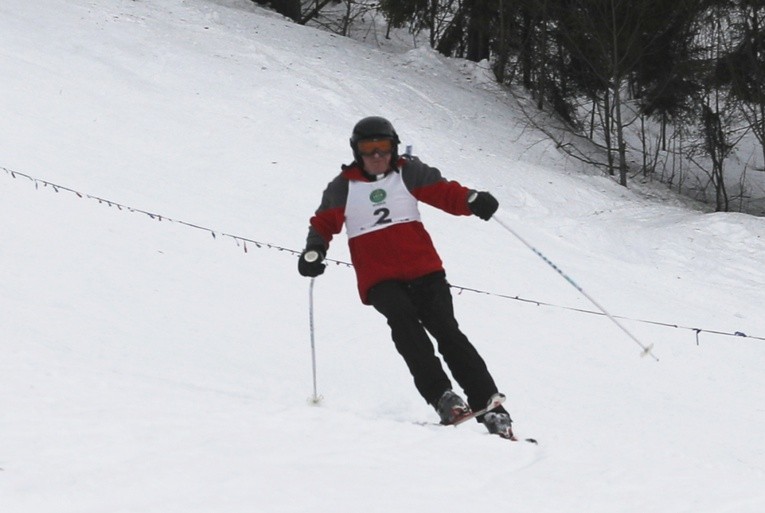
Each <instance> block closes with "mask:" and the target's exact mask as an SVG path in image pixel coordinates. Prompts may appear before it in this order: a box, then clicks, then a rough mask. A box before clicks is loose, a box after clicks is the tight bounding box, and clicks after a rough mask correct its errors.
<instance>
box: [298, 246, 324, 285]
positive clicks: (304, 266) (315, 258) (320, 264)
mask: <svg viewBox="0 0 765 513" xmlns="http://www.w3.org/2000/svg"><path fill="white" fill-rule="evenodd" d="M325 267H327V264H325V263H324V250H323V249H320V248H306V249H305V250H304V251H303V253H301V255H300V259H299V260H298V272H299V273H300V274H301V275H302V276H308V277H311V278H315V277H316V276H319V275H320V274H323V273H324V268H325Z"/></svg>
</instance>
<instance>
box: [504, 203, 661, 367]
mask: <svg viewBox="0 0 765 513" xmlns="http://www.w3.org/2000/svg"><path fill="white" fill-rule="evenodd" d="M492 219H494V220H495V221H496V222H497V223H499V225H500V226H502V228H504V229H505V230H507V231H508V232H510V233H511V234H512V235H513V236H515V238H516V239H518V240H519V241H521V242H522V243H523V244H524V245H525V246H526V247H527V248H529V249H530V250H531V251H533V252H534V254H535V255H537V256H538V257H539V258H541V259H542V260H544V262H545V263H546V264H547V265H549V266H550V267H552V268H553V269H555V272H557V273H558V274H559V275H561V276H562V277H563V279H565V280H566V281H567V282H569V284H571V285H572V286H573V287H574V288H575V289H576V290H578V291H579V292H580V293H581V294H582V295H583V296H584V297H586V298H587V299H588V300H589V301H590V303H592V304H593V305H595V306H596V307H597V308H598V310H600V311H601V312H603V314H604V315H605V316H606V317H608V318H609V319H611V322H613V323H614V324H616V325H617V326H618V327H619V329H621V330H622V331H623V332H624V333H626V334H627V336H628V337H630V338H631V339H632V340H634V341H635V343H636V344H637V345H639V346H640V347H641V349H642V350H643V351H642V352H641V353H640V356H646V355H649V356H650V357H651V358H653V359H654V360H656V361H657V362H658V361H659V359H658V358H657V357H656V355H654V354H653V352H652V350H653V344H649V345H647V346H646V345H645V344H643V343H642V342H640V340H638V339H637V337H636V336H635V335H633V334H632V333H630V332H629V330H627V328H625V327H624V326H623V325H622V323H620V322H619V321H618V320H617V319H616V318H615V317H614V316H613V315H611V314H610V313H608V311H607V310H606V309H605V308H603V307H602V306H601V305H600V303H598V302H597V301H595V299H594V298H593V297H592V296H590V295H589V294H588V293H587V292H585V291H584V289H582V287H580V286H579V285H578V284H577V283H576V282H575V281H574V280H573V279H572V278H571V277H570V276H569V275H568V274H566V273H564V272H563V271H562V270H561V269H560V268H559V267H558V266H557V265H555V263H554V262H552V261H551V260H550V259H549V258H547V257H546V256H545V255H544V254H543V253H542V252H541V251H539V250H538V249H537V248H535V247H534V246H532V245H531V244H529V243H528V242H527V241H526V239H524V238H523V237H521V236H520V235H519V234H518V232H516V231H515V230H513V229H512V228H511V227H510V225H509V224H507V223H506V222H504V221H503V220H502V219H500V218H499V217H497V215H496V214H495V215H494V216H492Z"/></svg>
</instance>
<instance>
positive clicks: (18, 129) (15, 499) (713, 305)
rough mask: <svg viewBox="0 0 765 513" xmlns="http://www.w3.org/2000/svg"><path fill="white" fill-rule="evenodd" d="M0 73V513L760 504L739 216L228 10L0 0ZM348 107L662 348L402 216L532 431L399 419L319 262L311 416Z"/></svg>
mask: <svg viewBox="0 0 765 513" xmlns="http://www.w3.org/2000/svg"><path fill="white" fill-rule="evenodd" d="M0 77H2V78H0V106H1V109H0V112H2V116H0V166H2V168H1V169H0V214H1V216H2V217H1V219H2V222H0V240H1V241H2V243H1V244H0V327H1V328H0V329H1V335H0V349H1V350H2V353H1V354H2V358H0V375H2V379H1V381H0V382H1V383H2V386H0V411H2V415H0V510H1V511H2V512H3V513H82V512H98V513H117V512H136V513H138V512H140V513H147V512H157V513H172V512H176V511H177V512H183V513H193V512H205V513H209V512H224V511H225V512H226V513H234V512H240V511H241V512H251V511H264V512H278V513H282V512H306V511H312V512H325V511H326V512H333V513H337V512H340V513H343V512H357V511H365V512H370V513H372V512H386V513H387V512H391V511H399V512H407V511H440V512H461V511H465V510H466V509H475V510H477V511H487V510H508V511H517V512H534V513H546V512H549V513H553V512H554V513H561V512H567V511H581V510H586V511H588V512H592V513H600V512H602V513H613V512H624V513H633V512H634V513H645V512H647V511H651V512H661V513H674V512H678V513H679V512H686V511H693V512H694V513H720V512H732V513H755V512H760V511H763V510H764V509H765V492H763V491H762V486H761V483H762V481H763V477H764V474H765V442H763V441H762V436H761V434H762V433H763V431H765V405H764V404H763V389H764V386H765V378H764V377H763V373H762V371H761V367H762V365H763V363H765V345H764V344H765V341H764V340H763V337H765V318H763V314H762V311H763V300H764V299H765V265H763V264H765V220H763V219H762V218H754V217H749V216H745V215H740V214H711V213H705V212H703V211H701V210H699V209H695V208H693V207H689V206H688V205H687V204H686V202H684V201H681V200H680V199H669V198H667V195H666V194H665V193H663V192H662V191H661V190H658V189H657V190H651V189H644V190H640V191H635V190H632V189H624V188H622V187H619V186H618V185H616V184H614V183H613V182H612V181H610V180H608V179H607V178H605V177H602V176H599V175H598V174H597V173H594V172H592V171H590V170H586V169H581V167H580V166H579V165H578V164H576V163H573V162H571V161H568V160H566V159H565V157H564V156H563V155H561V154H559V153H558V152H557V151H556V150H555V148H554V145H552V144H551V143H550V142H549V141H546V140H545V139H544V137H543V136H542V135H541V134H539V133H535V132H534V131H532V130H528V129H526V128H525V127H524V124H523V122H522V120H521V117H520V116H519V114H518V110H517V105H516V104H515V103H514V100H512V99H511V98H509V97H508V96H506V95H505V94H504V93H502V92H501V91H497V90H495V89H496V88H494V87H491V85H490V84H488V83H487V82H486V79H485V76H484V73H483V72H482V70H481V69H480V67H478V66H476V65H473V64H470V63H466V62H462V61H454V60H449V59H444V58H443V57H441V56H438V55H437V54H435V53H434V52H432V51H430V50H428V49H427V48H420V49H417V50H412V51H406V52H395V51H391V52H388V51H380V50H378V49H374V48H370V47H369V46H365V45H363V44H360V43H357V42H354V41H351V40H348V39H344V38H341V37H337V36H333V35H330V34H327V33H324V32H320V31H317V30H314V29H310V28H305V27H299V26H296V25H294V24H291V23H289V22H287V21H285V20H284V19H282V18H280V17H278V16H276V15H274V14H273V13H269V12H267V11H264V10H261V9H259V8H257V7H254V6H253V5H252V3H251V2H249V1H245V0H216V1H205V0H153V1H151V2H148V1H145V0H138V1H133V0H112V1H106V0H88V1H86V2H83V1H81V0H39V1H37V2H28V1H25V0H4V1H3V2H2V4H0ZM372 114H379V115H384V116H386V117H388V118H389V119H391V120H392V121H393V123H394V124H395V126H396V128H397V130H398V132H399V133H400V135H401V136H402V139H403V141H404V144H411V145H413V147H414V152H415V153H416V154H418V155H419V156H420V157H421V158H422V159H423V160H424V161H425V162H428V163H429V164H432V165H435V166H437V167H439V168H440V169H441V170H442V171H443V173H444V174H445V175H446V176H447V177H449V178H452V179H456V180H459V181H461V182H462V183H464V184H465V185H468V186H471V187H475V188H479V189H485V190H490V191H492V192H493V193H494V194H495V195H496V196H497V198H498V199H499V200H500V203H501V207H500V212H499V214H498V215H499V216H500V217H501V218H502V219H503V220H504V221H505V222H507V223H508V224H509V225H511V226H512V227H513V229H514V230H516V231H517V232H518V233H519V234H521V235H522V236H523V237H524V238H525V239H527V240H528V241H529V242H530V243H531V244H533V245H534V246H535V247H536V248H537V249H539V250H540V251H542V252H543V253H544V254H545V256H546V257H547V258H549V259H550V260H552V261H553V262H554V263H556V264H557V265H558V266H559V267H560V268H562V269H563V271H564V272H565V273H567V274H568V275H570V276H571V277H573V279H574V280H575V281H576V282H577V283H578V284H579V285H580V286H581V287H583V288H584V290H586V291H587V293H589V294H591V295H592V296H593V297H594V298H597V300H598V301H599V302H600V303H601V304H602V305H604V306H605V307H606V308H607V309H608V310H609V311H610V312H611V313H612V314H614V315H617V316H620V318H621V317H626V318H628V319H622V321H621V322H623V323H624V325H625V326H626V327H627V328H628V329H629V330H630V331H631V332H632V333H634V334H635V336H637V337H638V338H639V339H640V340H641V341H643V342H645V343H646V344H654V353H655V354H656V355H657V356H658V358H659V362H655V361H652V360H650V359H648V358H640V357H639V352H640V350H639V348H638V347H637V345H636V344H634V342H633V341H632V340H630V339H629V338H628V337H627V336H626V335H625V334H624V333H623V332H621V331H620V330H619V329H618V328H617V327H616V326H615V325H614V324H613V323H611V322H610V321H609V320H608V319H607V318H605V317H603V316H600V315H593V314H589V313H584V312H582V311H581V310H593V309H594V308H593V306H592V305H591V304H590V303H589V302H588V301H587V300H586V298H585V297H583V296H582V295H581V294H580V293H579V292H577V290H576V289H575V288H574V287H571V286H570V285H569V284H568V283H567V282H566V281H564V280H563V279H561V276H559V275H558V274H557V273H556V272H555V271H553V270H552V269H551V268H550V267H549V266H547V265H546V264H545V263H544V262H543V261H542V260H541V259H540V258H538V257H537V256H536V255H535V254H533V253H532V252H531V251H529V250H528V249H527V248H526V247H525V246H523V245H522V244H521V243H520V242H519V241H518V240H517V239H516V238H515V237H514V236H513V235H512V234H510V233H509V232H508V231H506V230H505V229H503V228H502V226H500V225H499V224H498V223H495V222H488V223H485V222H482V221H480V220H478V219H476V218H473V217H471V218H456V217H451V216H448V215H447V214H444V213H442V212H439V211H436V210H433V209H430V208H427V207H424V208H423V218H424V220H425V223H426V225H427V227H428V229H429V231H430V233H431V235H432V236H433V238H434V240H435V242H436V245H437V247H438V248H439V250H440V252H441V256H442V257H443V259H444V261H445V264H446V267H447V271H448V275H449V278H450V281H451V282H452V284H454V285H455V286H457V287H462V288H467V289H476V290H479V291H483V292H487V293H488V294H480V293H475V292H471V291H468V290H465V291H461V289H456V290H455V307H456V310H457V317H458V319H459V320H460V323H461V325H462V328H463V329H464V331H465V332H466V333H467V334H468V336H469V337H470V338H471V340H472V341H473V342H474V343H475V344H476V345H477V346H478V348H479V350H480V351H481V353H482V354H483V356H484V357H485V359H486V360H487V362H488V364H489V367H490V369H491V370H492V372H493V374H494V376H495V378H496V380H497V381H498V384H499V385H500V388H501V389H502V390H503V391H504V392H506V393H507V394H508V397H509V401H508V404H509V409H510V411H511V413H512V414H513V417H514V419H515V429H516V431H517V432H518V433H519V434H520V435H522V436H523V435H526V436H534V437H535V438H538V439H539V440H540V442H541V443H540V445H539V446H533V445H531V444H523V443H519V444H512V443H509V442H506V441H503V440H501V439H499V438H496V437H492V436H490V435H487V434H485V433H484V429H483V427H482V426H480V425H477V424H469V425H465V426H461V427H460V428H458V429H451V428H442V427H439V426H434V425H425V426H423V425H420V424H422V423H423V422H428V421H431V422H432V421H435V420H436V418H435V414H434V412H433V411H432V410H431V409H430V408H429V407H428V406H427V405H425V404H424V403H423V402H422V401H421V399H420V398H419V396H418V395H417V394H416V392H415V390H414V387H413V386H412V384H411V378H410V377H409V375H408V373H407V371H406V369H405V367H404V365H403V362H401V361H400V358H399V356H398V355H397V354H396V353H395V350H394V348H393V345H392V343H391V342H390V339H389V335H388V333H387V326H386V325H385V322H384V320H383V319H382V318H381V317H380V316H379V315H378V314H376V313H375V312H374V311H373V310H372V309H371V308H369V307H365V306H363V305H361V304H360V303H359V301H358V298H357V296H356V291H355V282H354V277H353V272H352V270H351V269H349V268H347V267H345V266H342V265H338V266H332V267H331V268H330V269H329V270H328V272H327V273H326V274H325V275H324V276H322V277H320V278H318V279H317V280H316V286H315V296H314V300H315V307H316V312H315V314H316V346H317V357H318V361H317V369H318V376H317V377H318V388H319V392H320V393H321V394H322V395H323V397H324V400H323V401H322V403H321V404H320V405H319V406H311V405H310V404H308V402H307V399H308V398H309V396H310V395H311V393H312V382H311V360H310V345H309V329H308V283H309V282H308V281H307V280H305V279H303V278H301V277H300V276H299V275H298V274H297V272H296V259H295V255H294V254H293V253H292V251H297V250H300V249H301V246H302V244H303V240H304V236H305V231H306V228H307V220H308V217H309V216H310V215H311V214H312V212H313V210H314V209H315V208H316V206H317V205H318V201H319V199H320V194H321V191H322V190H323V188H324V186H325V185H326V183H327V182H328V181H329V180H330V179H331V178H332V177H333V176H334V175H335V174H336V172H337V171H338V169H339V165H340V164H341V163H343V162H348V161H349V160H350V159H351V155H350V151H349V148H348V137H349V135H350V130H351V127H352V126H353V124H354V123H355V122H356V121H357V120H358V119H360V118H361V117H363V116H366V115H372ZM22 174H23V175H22ZM24 175H27V176H29V177H32V178H33V179H34V180H32V179H29V178H27V177H25V176H24ZM46 184H47V185H46ZM50 184H56V185H57V186H61V187H63V188H60V187H54V186H53V185H50ZM72 191H76V193H75V192H72ZM77 193H79V194H77ZM88 195H90V197H88ZM95 197H97V198H101V199H102V200H101V201H99V200H97V199H94V198H95ZM104 200H106V201H104ZM117 204H119V206H117ZM147 213H151V214H152V216H149V215H147ZM160 219H161V220H160ZM179 221H180V222H179ZM184 223H187V224H184ZM190 225H194V226H196V227H194V226H190ZM211 233H214V234H215V237H213V236H211ZM244 239H249V240H250V241H251V242H248V243H246V242H245V241H244ZM252 241H257V242H258V243H259V244H255V243H254V242H252ZM245 246H246V249H247V251H245ZM329 256H330V257H331V258H334V259H337V260H341V261H347V260H348V255H347V249H346V246H345V241H344V240H343V238H342V237H338V239H337V240H336V241H335V242H334V245H333V247H332V248H331V252H330V255H329ZM512 297H519V298H522V299H525V300H529V301H531V302H529V301H517V300H513V299H510V298H512ZM535 301H536V302H540V303H543V304H542V305H538V304H536V303H534V302H535ZM550 305H552V306H550ZM646 321H649V322H646ZM668 325H673V326H674V325H677V326H679V327H669V326H668ZM697 330H699V331H698V332H697ZM735 332H740V333H743V334H746V335H749V336H748V337H741V336H732V334H733V333H735ZM758 483H759V484H758Z"/></svg>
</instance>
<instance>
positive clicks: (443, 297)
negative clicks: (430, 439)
mask: <svg viewBox="0 0 765 513" xmlns="http://www.w3.org/2000/svg"><path fill="white" fill-rule="evenodd" d="M368 298H369V302H370V303H371V304H372V306H374V307H375V308H376V309H377V310H378V311H379V312H380V313H381V314H383V315H384V316H385V317H386V319H387V320H388V325H389V326H390V329H391V336H392V338H393V342H394V343H395V345H396V349H397V350H398V352H399V353H400V354H401V356H403V357H404V360H405V361H406V364H407V366H408V367H409V372H411V374H412V377H414V384H415V386H416V387H417V390H418V391H419V392H420V395H422V397H423V398H424V399H425V400H426V401H427V402H428V403H429V404H431V405H433V406H434V407H435V406H437V403H438V399H439V398H440V397H441V394H443V393H444V392H445V391H446V390H449V389H451V388H452V384H451V382H450V380H449V377H448V376H447V375H446V373H445V372H444V369H443V367H442V365H441V361H440V360H439V358H438V357H437V356H436V354H435V350H434V347H433V343H432V342H431V340H430V337H428V332H429V333H430V334H431V335H432V336H433V338H434V339H435V340H436V342H437V347H438V352H439V353H440V354H441V356H442V357H443V359H444V362H446V365H447V366H448V367H449V370H450V372H451V374H452V377H453V378H454V379H455V380H456V381H457V383H459V385H460V387H461V388H462V390H464V392H465V395H466V396H467V402H468V404H469V405H470V407H471V408H472V409H473V410H474V411H475V410H479V409H482V408H484V407H485V406H486V403H487V402H488V400H489V398H490V397H491V396H492V394H494V393H496V392H497V387H496V385H495V384H494V379H493V378H492V377H491V374H489V371H488V369H487V368H486V363H485V362H484V361H483V358H481V355H479V354H478V351H476V349H475V347H473V345H472V344H471V343H470V341H469V340H468V338H467V337H466V336H465V335H464V334H463V333H462V332H461V331H460V329H459V325H458V324H457V321H456V319H455V318H454V306H453V304H452V294H451V291H450V289H449V284H448V283H447V282H446V275H445V274H444V273H443V272H438V273H433V274H428V275H426V276H423V277H422V278H418V279H416V280H412V281H385V282H382V283H378V284H377V285H375V286H373V287H372V288H371V289H370V290H369V293H368ZM426 330H427V332H426Z"/></svg>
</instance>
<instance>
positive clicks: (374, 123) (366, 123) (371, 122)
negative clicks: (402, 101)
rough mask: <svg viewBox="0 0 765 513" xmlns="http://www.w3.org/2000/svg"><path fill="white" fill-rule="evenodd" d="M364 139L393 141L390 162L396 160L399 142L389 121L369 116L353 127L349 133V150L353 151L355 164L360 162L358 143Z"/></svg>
mask: <svg viewBox="0 0 765 513" xmlns="http://www.w3.org/2000/svg"><path fill="white" fill-rule="evenodd" d="M365 139H390V140H392V141H393V154H392V155H391V162H396V161H397V160H398V145H399V143H400V142H401V140H400V139H399V138H398V134H397V133H396V130H395V129H394V128H393V125H392V124H391V122H390V121H388V120H387V119H385V118H382V117H380V116H369V117H366V118H364V119H362V120H361V121H359V122H358V123H356V126H354V127H353V132H352V133H351V149H352V150H353V158H354V159H355V160H356V162H359V163H360V162H361V155H360V154H359V150H358V142H359V141H363V140H365Z"/></svg>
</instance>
